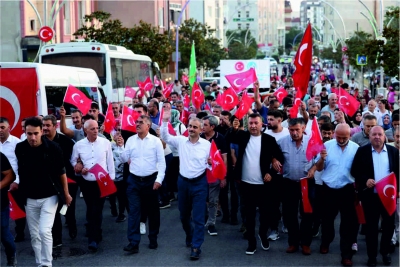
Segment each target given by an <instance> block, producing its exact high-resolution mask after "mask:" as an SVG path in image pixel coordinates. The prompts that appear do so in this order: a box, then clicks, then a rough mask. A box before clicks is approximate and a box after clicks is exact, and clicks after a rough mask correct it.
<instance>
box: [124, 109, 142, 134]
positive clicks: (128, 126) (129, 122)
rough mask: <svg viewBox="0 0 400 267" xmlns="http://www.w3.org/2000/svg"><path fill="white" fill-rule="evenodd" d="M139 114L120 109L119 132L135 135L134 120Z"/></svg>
mask: <svg viewBox="0 0 400 267" xmlns="http://www.w3.org/2000/svg"><path fill="white" fill-rule="evenodd" d="M139 116H140V114H139V113H138V112H136V111H135V110H133V109H130V108H128V107H127V106H124V108H123V109H122V116H121V120H122V123H121V130H126V131H130V132H133V133H136V122H135V121H136V120H137V118H139Z"/></svg>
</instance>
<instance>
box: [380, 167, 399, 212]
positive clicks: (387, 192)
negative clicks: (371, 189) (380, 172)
mask: <svg viewBox="0 0 400 267" xmlns="http://www.w3.org/2000/svg"><path fill="white" fill-rule="evenodd" d="M375 189H376V192H378V195H379V198H380V199H381V202H382V204H383V206H384V207H385V209H386V211H387V212H388V213H389V215H390V216H392V215H393V213H394V212H395V211H396V196H397V192H398V191H397V181H396V175H395V174H394V173H393V172H392V173H390V174H389V175H388V176H386V177H384V178H382V179H381V180H379V181H378V182H376V183H375Z"/></svg>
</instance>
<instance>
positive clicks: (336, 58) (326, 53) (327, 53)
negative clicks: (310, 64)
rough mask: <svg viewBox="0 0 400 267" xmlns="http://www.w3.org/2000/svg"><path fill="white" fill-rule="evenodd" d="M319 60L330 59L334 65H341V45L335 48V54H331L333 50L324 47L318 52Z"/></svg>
mask: <svg viewBox="0 0 400 267" xmlns="http://www.w3.org/2000/svg"><path fill="white" fill-rule="evenodd" d="M319 55H320V58H322V59H330V60H332V61H333V63H335V64H341V63H342V45H341V44H339V45H338V46H337V48H336V52H335V53H334V52H333V48H332V47H331V46H330V47H326V48H323V49H322V50H320V54H319Z"/></svg>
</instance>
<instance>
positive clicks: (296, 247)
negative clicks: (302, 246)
mask: <svg viewBox="0 0 400 267" xmlns="http://www.w3.org/2000/svg"><path fill="white" fill-rule="evenodd" d="M298 250H299V247H298V246H289V247H288V248H287V249H286V253H294V252H296V251H298Z"/></svg>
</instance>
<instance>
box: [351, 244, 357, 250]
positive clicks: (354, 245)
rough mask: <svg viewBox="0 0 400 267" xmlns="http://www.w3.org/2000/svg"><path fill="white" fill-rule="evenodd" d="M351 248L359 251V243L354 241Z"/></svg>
mask: <svg viewBox="0 0 400 267" xmlns="http://www.w3.org/2000/svg"><path fill="white" fill-rule="evenodd" d="M351 250H352V251H353V252H357V251H358V245H357V243H353V245H351Z"/></svg>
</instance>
